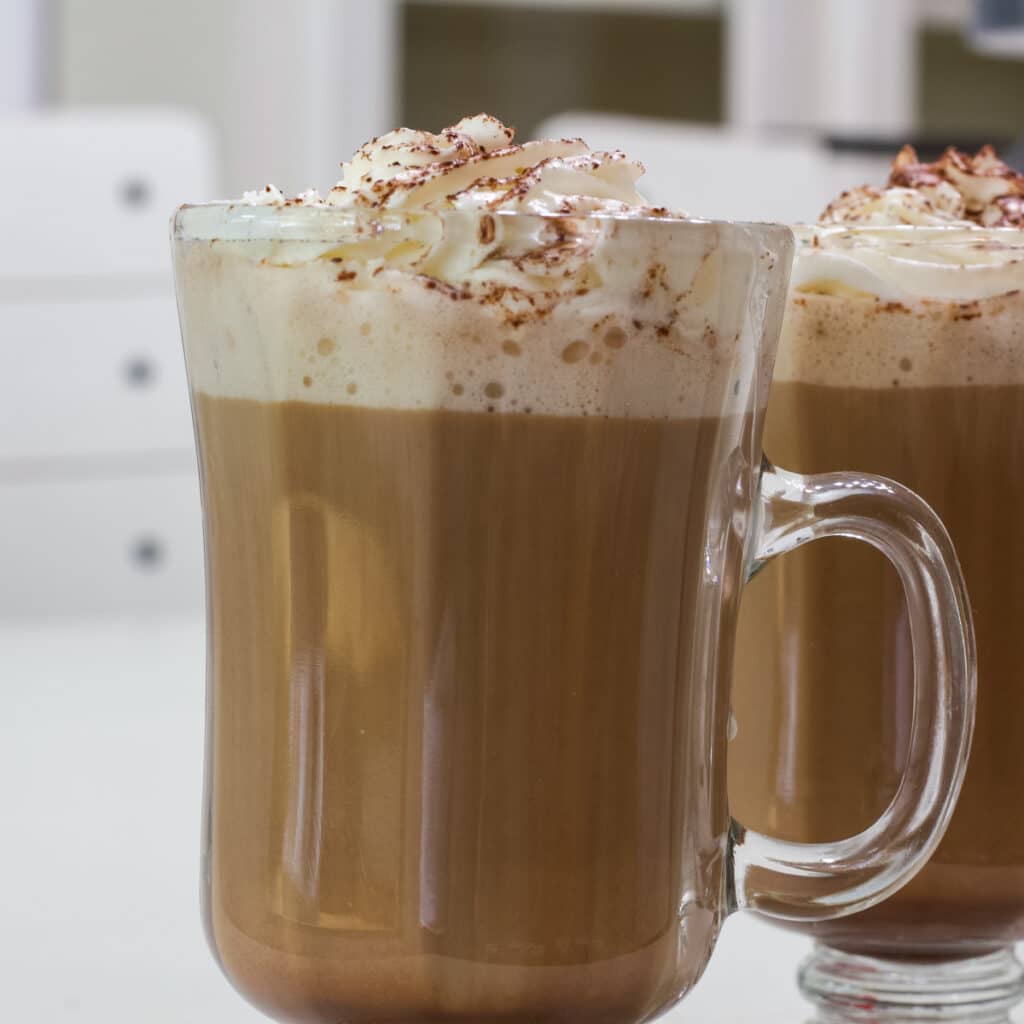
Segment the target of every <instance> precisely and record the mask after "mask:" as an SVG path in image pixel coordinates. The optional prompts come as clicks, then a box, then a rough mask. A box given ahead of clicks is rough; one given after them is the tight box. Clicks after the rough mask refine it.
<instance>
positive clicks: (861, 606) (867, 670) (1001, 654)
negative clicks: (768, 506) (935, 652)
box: [729, 381, 1024, 955]
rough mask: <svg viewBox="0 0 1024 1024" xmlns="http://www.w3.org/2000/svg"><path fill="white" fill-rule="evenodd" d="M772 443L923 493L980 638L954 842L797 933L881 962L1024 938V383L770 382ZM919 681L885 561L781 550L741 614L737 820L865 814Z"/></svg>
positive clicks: (861, 819) (815, 548) (786, 454)
mask: <svg viewBox="0 0 1024 1024" xmlns="http://www.w3.org/2000/svg"><path fill="white" fill-rule="evenodd" d="M765 449H766V451H767V453H768V455H769V456H770V457H771V458H772V459H773V460H775V461H777V462H778V463H779V464H780V465H782V466H785V467H786V468H788V469H794V470H797V471H799V472H805V473H815V472H823V471H826V470H831V469H835V468H837V467H840V468H852V469H860V470H864V471H867V472H872V473H879V474H882V475H884V476H888V477H892V478H894V479H897V480H899V481H901V482H902V483H905V484H906V485H907V486H909V487H911V488H912V489H913V490H915V491H917V492H918V493H919V494H921V495H922V496H923V497H924V498H925V500H926V501H928V502H929V503H930V504H931V505H932V507H933V508H934V509H935V510H936V512H937V513H938V514H939V516H940V517H941V518H942V520H943V521H944V522H945V524H946V526H947V528H948V529H949V532H950V534H951V535H952V538H953V542H954V545H955V547H956V550H957V553H958V555H959V558H960V561H961V564H962V567H963V570H964V574H965V577H966V580H967V588H968V592H969V594H970V599H971V606H972V609H973V614H974V623H975V627H976V631H977V643H978V706H977V726H976V731H975V735H974V743H973V747H972V752H971V759H970V763H969V766H968V769H967V776H966V780H965V783H964V787H963V790H962V792H961V795H960V799H959V803H958V805H957V808H956V811H955V813H954V815H953V819H952V823H951V825H950V827H949V831H948V832H947V834H946V836H945V839H944V840H943V842H942V844H941V845H940V846H939V848H938V850H937V852H936V853H935V855H934V856H933V858H932V860H931V861H930V863H929V864H928V865H927V866H926V867H925V869H924V870H923V871H922V872H921V873H920V874H919V875H918V876H917V877H916V878H915V879H914V880H913V881H911V883H910V884H909V885H908V886H907V887H906V888H904V889H902V890H901V891H899V892H898V893H897V894H895V895H894V896H892V897H891V898H890V899H888V900H887V901H886V902H884V903H883V904H881V905H880V906H878V907H876V908H874V909H873V910H870V911H867V912H866V913H863V914H858V915H856V916H854V917H848V918H845V919H842V920H838V921H833V922H827V923H825V924H820V925H817V926H814V927H813V928H809V927H807V926H801V927H804V928H805V929H806V930H810V931H813V933H814V934H815V936H816V937H818V938H820V939H823V940H826V941H828V942H829V943H830V944H832V945H836V946H840V947H843V948H847V949H850V950H853V951H860V952H871V953H878V954H882V955H898V954H901V953H903V954H907V955H915V954H916V955H927V954H941V953H943V952H952V951H957V952H959V953H961V954H965V953H972V952H983V951H986V950H990V949H993V948H995V947H998V946H1002V945H1005V944H1006V943H1008V942H1010V941H1012V940H1014V939H1018V938H1021V937H1024V678H1022V669H1021V666H1022V665H1024V532H1022V530H1021V522H1020V509H1022V508H1024V471H1022V467H1024V387H1021V386H1017V385H1013V386H1006V387H973V386H963V387H934V388H931V387H911V388H906V387H904V388H899V387H894V388H878V389H858V388H838V387H828V386H823V385H812V384H805V383H794V382H786V381H782V382H776V384H775V385H774V387H773V390H772V399H771V403H770V405H769V409H768V420H767V426H766V435H765ZM912 687H913V659H912V656H911V650H910V636H909V630H908V627H907V620H906V612H905V604H904V599H903V593H902V588H901V586H900V583H899V580H898V578H897V576H896V573H895V571H894V570H893V569H892V568H891V567H890V566H889V565H888V563H887V562H885V560H884V559H883V557H882V556H881V555H880V554H878V553H876V552H874V551H872V550H871V549H869V548H867V547H866V546H864V545H861V544H854V543H852V542H848V541H841V540H829V541H826V542H823V543H819V544H814V545H811V546H810V547H808V548H804V549H802V550H800V551H798V552H796V553H795V554H792V555H787V556H785V557H783V558H781V559H778V560H776V561H775V562H773V563H772V564H771V565H769V566H768V567H767V568H766V569H765V570H764V571H763V572H762V573H761V574H760V575H759V576H758V577H757V578H756V579H755V580H754V581H753V582H752V583H751V584H750V586H749V587H748V588H747V590H746V591H745V592H744V598H743V608H742V614H741V616H740V629H739V637H738V641H737V653H736V672H735V677H734V689H733V704H734V709H735V714H736V718H737V721H738V726H739V728H738V733H737V735H736V737H735V739H734V740H733V742H732V743H731V745H730V751H729V767H730V778H729V796H730V801H731V806H732V810H733V813H735V814H736V815H737V817H738V818H740V820H742V821H743V822H744V823H745V824H748V825H750V826H753V827H755V828H758V829H761V830H763V831H766V832H770V833H772V834H778V835H781V836H784V837H786V838H790V839H796V840H805V841H823V840H831V839H838V838H841V837H844V836H848V835H852V834H854V833H856V832H857V831H859V830H860V829H862V828H863V827H865V826H866V825H868V824H870V823H871V821H873V820H874V818H875V817H876V816H877V815H878V814H879V813H881V811H882V810H883V809H884V808H885V807H886V805H887V804H888V802H889V800H890V798H891V797H892V794H893V793H894V791H895V787H896V785H897V782H898V780H899V776H900V773H901V770H902V766H903V762H904V758H905V755H906V749H907V737H908V733H909V729H910V709H911V695H912Z"/></svg>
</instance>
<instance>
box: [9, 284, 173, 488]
mask: <svg viewBox="0 0 1024 1024" xmlns="http://www.w3.org/2000/svg"><path fill="white" fill-rule="evenodd" d="M191 430H192V425H191V420H190V417H189V407H188V391H187V387H186V382H185V369H184V362H183V360H182V354H181V342H180V340H179V335H178V323H177V315H176V312H175V308H174V299H173V296H172V294H171V285H170V281H169V280H168V281H167V294H165V295H155V296H131V297H125V298H107V297H101V298H96V299H87V298H83V297H81V296H76V297H74V298H72V299H70V300H68V299H65V298H64V297H62V296H60V295H59V293H58V294H56V295H54V297H52V298H51V300H50V301H48V302H38V301H36V302H7V303H3V304H0V463H2V462H11V463H22V464H24V463H25V462H26V461H28V460H34V459H49V458H54V457H73V456H87V455H107V456H114V455H118V454H129V453H131V454H141V453H145V452H149V451H164V450H175V449H186V450H187V449H188V448H189V447H190V443H191ZM2 473H3V469H2V467H0V475H2Z"/></svg>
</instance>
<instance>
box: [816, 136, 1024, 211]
mask: <svg viewBox="0 0 1024 1024" xmlns="http://www.w3.org/2000/svg"><path fill="white" fill-rule="evenodd" d="M820 223H822V224H917V225H926V224H930V225H941V224H952V225H957V226H970V225H972V224H976V225H980V226H982V227H988V228H1009V227H1017V228H1020V227H1024V174H1020V173H1019V172H1017V171H1015V170H1014V169H1013V168H1012V167H1010V166H1008V165H1007V164H1005V163H1003V161H1002V160H1000V159H999V157H998V156H996V151H995V150H994V149H993V148H992V147H991V146H983V147H982V148H981V149H979V150H978V152H977V153H976V154H975V155H974V156H970V155H969V154H968V153H964V152H962V151H961V150H959V149H954V148H953V147H952V146H951V147H950V148H949V149H947V150H946V152H945V153H943V154H942V156H941V157H940V158H939V159H938V160H936V161H935V163H931V164H926V163H922V162H921V161H920V160H919V159H918V157H917V153H916V152H915V150H914V148H913V146H904V147H903V148H902V149H901V150H900V151H899V153H897V154H896V159H895V160H894V161H893V164H892V170H891V172H890V174H889V182H888V184H887V186H886V187H885V188H874V187H872V186H871V185H863V186H861V187H860V188H855V189H851V190H850V191H848V192H844V193H843V194H842V195H841V196H839V198H838V199H836V200H834V201H833V202H832V203H830V204H829V205H828V207H826V209H825V212H824V213H823V214H822V215H821V217H820Z"/></svg>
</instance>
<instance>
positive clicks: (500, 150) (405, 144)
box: [244, 114, 667, 216]
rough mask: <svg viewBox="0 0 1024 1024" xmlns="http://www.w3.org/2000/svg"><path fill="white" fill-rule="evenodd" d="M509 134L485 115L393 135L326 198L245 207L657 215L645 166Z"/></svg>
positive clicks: (374, 144)
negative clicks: (642, 181) (519, 140)
mask: <svg viewBox="0 0 1024 1024" xmlns="http://www.w3.org/2000/svg"><path fill="white" fill-rule="evenodd" d="M514 138H515V130H514V129H512V128H508V127H506V126H505V125H503V124H502V123H501V122H500V121H499V120H498V119H497V118H494V117H490V116H489V115H487V114H477V115H476V116H474V117H465V118H463V119H462V120H461V121H459V122H458V124H455V125H452V126H451V127H450V128H445V129H444V131H442V132H441V133H440V134H438V135H434V134H432V133H431V132H423V131H414V130H413V129H411V128H398V129H396V130H395V131H393V132H388V133H387V134H386V135H381V136H380V137H379V138H375V139H372V140H371V141H370V142H368V143H366V145H364V146H361V147H360V148H359V149H358V150H357V151H356V153H355V155H354V156H353V157H352V159H351V160H350V161H348V162H347V163H344V164H342V176H341V180H340V181H339V182H338V183H337V184H336V185H335V186H334V187H333V188H332V189H331V190H330V192H328V193H327V196H326V198H323V199H321V198H320V196H319V195H318V194H317V193H316V192H313V191H310V192H305V193H302V194H300V195H299V196H297V197H295V198H294V199H288V198H287V197H286V196H284V195H283V194H282V193H281V192H280V190H279V189H277V188H276V187H275V186H273V185H268V186H266V188H264V189H262V190H261V191H259V192H247V193H246V194H245V197H244V202H247V203H252V204H267V205H283V204H289V203H290V204H302V205H316V204H326V205H329V206H336V207H341V208H343V209H360V210H377V211H381V212H385V211H407V210H442V209H450V208H468V209H474V210H477V209H479V210H492V211H498V210H521V211H529V212H531V213H540V214H548V213H555V214H566V215H569V214H576V215H583V214H589V213H604V214H617V215H620V216H630V215H634V216H635V215H637V214H638V213H641V212H642V213H644V214H645V215H648V216H650V215H652V214H654V213H656V212H660V213H662V214H665V213H667V211H655V210H654V209H653V208H652V207H650V206H648V205H647V204H646V203H645V201H644V199H643V197H642V196H641V195H640V194H639V193H638V192H637V190H636V182H637V180H638V179H639V178H640V176H641V175H642V174H643V171H644V169H643V166H642V165H641V164H639V163H637V162H636V161H635V160H630V159H629V158H628V157H627V156H626V155H625V154H624V153H621V152H618V151H615V152H594V151H592V150H591V149H590V148H589V147H588V146H587V144H586V143H585V142H584V141H583V140H582V139H545V140H542V141H536V142H526V143H523V144H522V145H516V144H514V142H513V139H514Z"/></svg>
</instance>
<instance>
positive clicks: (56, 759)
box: [0, 619, 1024, 1024]
mask: <svg viewBox="0 0 1024 1024" xmlns="http://www.w3.org/2000/svg"><path fill="white" fill-rule="evenodd" d="M204 663H205V653H204V647H203V627H202V623H201V622H200V621H199V620H198V619H183V620H163V621H154V620H149V621H146V620H135V621H118V622H110V621H106V622H91V623H90V622H76V623H65V624H60V623H49V624H40V623H31V624H20V625H13V624H9V623H7V624H0V686H2V691H3V698H4V710H5V714H4V715H3V716H2V721H0V766H2V771H0V779H2V780H3V781H2V784H0V785H2V790H0V795H2V798H3V802H2V807H3V817H2V828H3V833H4V842H3V846H2V849H3V854H2V857H0V869H2V884H0V919H2V926H0V965H2V966H0V978H2V982H0V983H2V1000H3V1005H4V1012H3V1015H2V1019H3V1020H4V1021H8V1020H9V1021H12V1022H17V1024H63V1022H65V1021H67V1022H75V1024H79V1022H81V1024H193V1022H195V1024H206V1022H209V1024H245V1022H250V1024H255V1022H257V1021H260V1020H263V1019H264V1018H263V1017H262V1016H261V1015H260V1014H259V1013H257V1012H256V1011H255V1010H251V1009H250V1008H249V1007H248V1006H247V1005H246V1004H245V1003H244V1002H243V1001H242V1000H241V998H240V997H238V996H237V995H235V993H234V992H233V991H232V990H231V988H230V987H229V986H228V984H227V983H226V982H225V981H224V980H223V979H222V978H221V976H220V974H219V973H218V971H217V969H216V967H215V966H214V964H213V961H212V960H211V958H210V955H209V953H208V952H207V949H206V945H205V941H204V939H203V935H202V929H201V927H200V923H199V910H198V896H197V892H198V853H199V805H200V790H201V775H202V734H203V686H204V678H203V676H204ZM807 949H808V943H807V942H806V941H805V940H804V939H802V938H801V937H799V936H795V935H792V934H789V933H786V932H782V931H779V930H777V929H774V928H771V927H769V926H768V925H766V924H764V923H762V922H761V921H758V920H756V919H754V918H752V917H750V916H747V915H742V914H740V915H736V916H735V917H734V918H733V919H731V920H730V921H728V922H727V923H726V926H725V930H724V932H723V934H722V937H721V939H720V941H719V944H718V948H717V949H716V951H715V955H714V957H713V958H712V961H711V965H710V967H709V968H708V971H707V973H706V974H705V976H704V978H703V980H702V981H701V983H700V984H699V985H698V986H697V988H696V989H695V990H694V991H693V993H692V994H691V995H690V996H689V997H688V998H687V999H686V1000H685V1001H684V1002H683V1003H682V1004H681V1005H680V1006H678V1007H677V1008H676V1009H674V1010H673V1011H671V1013H670V1014H669V1015H668V1016H666V1017H665V1018H664V1020H666V1021H671V1022H676V1024H685V1022H686V1021H694V1022H705V1021H706V1022H713V1024H754V1022H757V1024H763V1022H766V1021H772V1022H779V1024H803V1022H804V1021H806V1020H807V1018H808V1017H809V1014H808V1012H807V1008H806V1005H805V1004H804V1003H803V1002H802V1000H801V999H800V997H799V995H798V993H797V992H796V987H795V980H794V972H795V969H796V965H797V963H798V961H799V960H800V958H801V957H802V956H803V955H804V954H805V952H806V951H807ZM1017 1019H1019V1020H1021V1021H1024V1015H1021V1016H1020V1017H1019V1018H1017Z"/></svg>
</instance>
